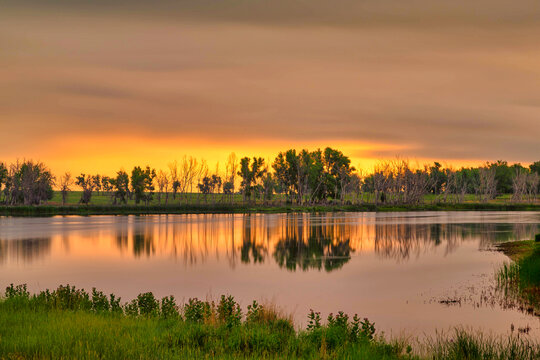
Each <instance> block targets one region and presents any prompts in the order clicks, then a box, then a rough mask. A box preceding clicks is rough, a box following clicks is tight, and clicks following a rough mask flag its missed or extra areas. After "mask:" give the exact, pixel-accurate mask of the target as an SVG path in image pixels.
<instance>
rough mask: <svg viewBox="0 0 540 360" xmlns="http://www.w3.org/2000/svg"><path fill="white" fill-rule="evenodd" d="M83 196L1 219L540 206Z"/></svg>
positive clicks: (502, 201)
mask: <svg viewBox="0 0 540 360" xmlns="http://www.w3.org/2000/svg"><path fill="white" fill-rule="evenodd" d="M80 196H81V192H78V191H73V192H69V194H68V198H67V201H66V205H62V200H61V194H60V193H59V192H55V193H54V196H53V199H52V200H51V201H49V202H48V203H46V204H43V205H39V206H24V205H17V206H0V215H11V216H50V215H115V214H118V215H122V214H123V215H127V214H185V213H253V212H260V213H285V212H339V211H469V210H470V211H474V210H488V211H539V210H540V202H536V203H515V202H511V201H510V195H503V196H500V197H497V198H496V199H494V200H492V201H490V202H487V203H484V202H478V201H476V198H475V196H474V195H467V196H466V197H465V201H464V202H462V203H452V202H441V201H440V200H441V199H440V198H437V197H435V196H434V195H426V196H425V199H424V202H423V203H422V204H414V205H413V204H388V203H386V204H381V203H379V204H374V203H373V202H372V199H371V197H372V196H371V195H370V194H365V195H364V197H362V198H351V197H349V198H347V199H346V200H345V201H344V203H343V204H342V203H340V202H329V203H326V204H314V205H310V204H305V205H296V204H291V203H287V202H286V199H285V197H284V196H283V195H276V196H275V197H274V198H273V199H272V200H266V201H263V200H256V201H243V199H242V195H240V194H234V195H232V196H231V195H223V194H215V195H207V196H204V195H203V194H198V193H190V194H182V195H177V197H176V199H173V197H172V194H169V201H168V202H167V203H165V195H163V194H162V197H161V201H159V196H157V195H155V196H154V199H153V200H152V201H151V202H149V204H148V205H146V204H144V203H140V204H136V203H135V201H134V200H128V202H127V204H122V205H113V204H112V201H111V197H110V195H109V194H106V193H99V194H97V193H96V194H94V195H93V196H92V200H91V202H90V204H89V205H82V204H79V199H80Z"/></svg>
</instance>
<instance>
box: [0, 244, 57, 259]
mask: <svg viewBox="0 0 540 360" xmlns="http://www.w3.org/2000/svg"><path fill="white" fill-rule="evenodd" d="M50 253H51V238H33V239H13V240H0V263H4V262H6V261H7V260H11V261H15V262H23V263H31V262H33V261H35V260H38V259H40V258H42V257H44V256H46V255H48V254H50Z"/></svg>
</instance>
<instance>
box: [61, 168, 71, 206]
mask: <svg viewBox="0 0 540 360" xmlns="http://www.w3.org/2000/svg"><path fill="white" fill-rule="evenodd" d="M73 183H74V181H73V178H72V177H71V173H69V172H67V173H65V174H64V175H63V176H62V177H61V178H60V193H61V194H62V205H66V200H67V196H68V193H69V192H70V191H71V185H73Z"/></svg>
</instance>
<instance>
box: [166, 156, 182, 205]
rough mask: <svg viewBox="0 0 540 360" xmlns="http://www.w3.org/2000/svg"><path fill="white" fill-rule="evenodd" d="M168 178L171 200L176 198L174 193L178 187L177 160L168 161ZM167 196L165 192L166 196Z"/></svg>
mask: <svg viewBox="0 0 540 360" xmlns="http://www.w3.org/2000/svg"><path fill="white" fill-rule="evenodd" d="M169 180H170V183H171V187H172V191H173V200H176V193H177V192H178V190H179V189H180V174H179V172H178V161H176V160H174V161H173V162H172V163H169ZM168 197H169V195H168V193H167V198H168Z"/></svg>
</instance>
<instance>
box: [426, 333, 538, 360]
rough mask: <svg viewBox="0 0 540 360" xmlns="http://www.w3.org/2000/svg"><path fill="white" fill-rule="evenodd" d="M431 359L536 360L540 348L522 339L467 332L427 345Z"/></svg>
mask: <svg viewBox="0 0 540 360" xmlns="http://www.w3.org/2000/svg"><path fill="white" fill-rule="evenodd" d="M425 347H426V349H427V354H429V356H428V358H430V359H433V360H462V359H467V360H483V359H494V360H503V359H504V360H506V359H512V360H537V359H539V358H540V345H539V344H538V343H535V342H533V341H531V340H529V339H527V338H525V337H522V336H519V335H513V334H512V335H510V336H493V335H485V334H484V333H481V332H475V331H473V330H467V329H464V328H456V329H454V332H453V334H451V335H450V336H448V335H446V334H438V335H437V336H436V337H435V338H431V339H428V340H427V342H426V346H425Z"/></svg>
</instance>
